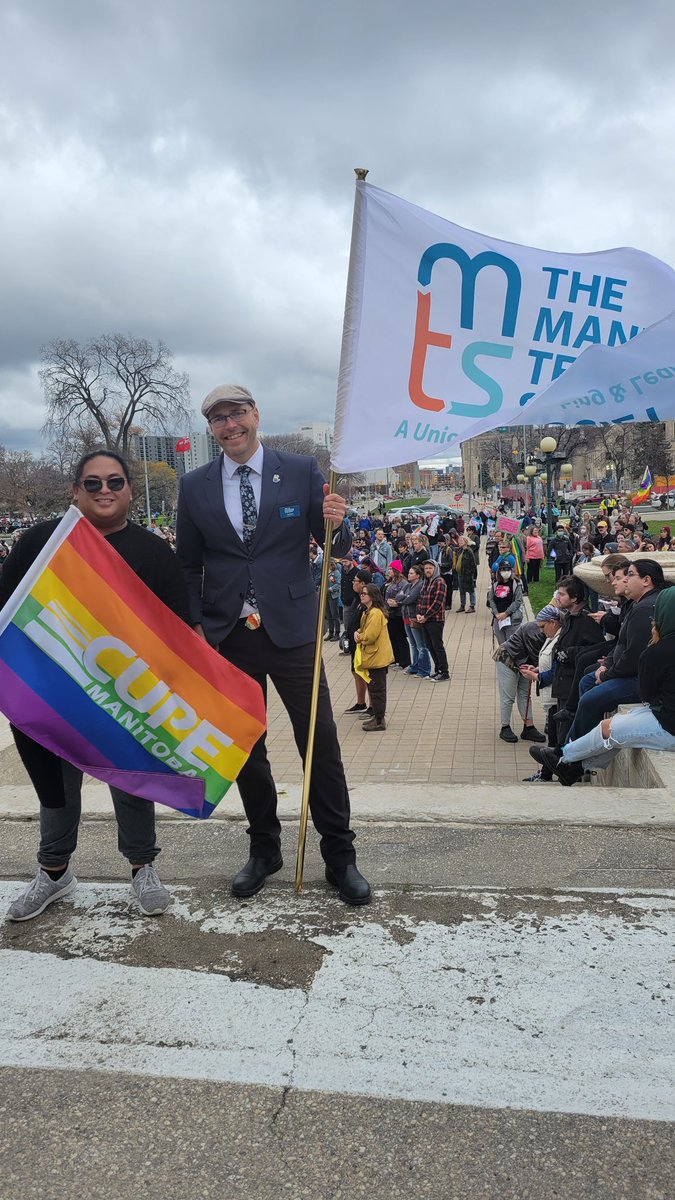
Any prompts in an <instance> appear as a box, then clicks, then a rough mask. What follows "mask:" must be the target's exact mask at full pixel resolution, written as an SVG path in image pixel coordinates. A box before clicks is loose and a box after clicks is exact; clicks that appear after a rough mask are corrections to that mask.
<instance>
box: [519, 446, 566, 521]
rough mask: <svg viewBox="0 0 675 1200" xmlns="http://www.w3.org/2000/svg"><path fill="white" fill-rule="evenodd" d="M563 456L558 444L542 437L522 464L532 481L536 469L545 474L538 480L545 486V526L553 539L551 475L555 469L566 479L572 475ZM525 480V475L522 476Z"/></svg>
mask: <svg viewBox="0 0 675 1200" xmlns="http://www.w3.org/2000/svg"><path fill="white" fill-rule="evenodd" d="M564 457H565V455H564V454H562V453H560V452H559V451H558V443H557V442H556V440H555V438H553V437H544V438H542V439H541V442H540V444H539V445H538V446H535V453H534V454H531V455H530V456H529V461H528V462H527V463H524V464H523V465H524V470H525V472H526V475H527V476H528V477H529V478H530V479H534V476H535V475H536V474H537V468H538V467H543V468H544V471H545V474H541V475H540V476H539V479H540V480H541V482H542V483H545V485H546V525H547V528H548V536H549V538H550V537H553V473H554V471H555V469H556V467H558V466H559V467H560V472H561V474H562V475H564V476H566V477H567V478H569V477H571V475H572V467H571V464H570V463H564V464H563V459H564ZM522 478H523V479H525V475H523V476H522Z"/></svg>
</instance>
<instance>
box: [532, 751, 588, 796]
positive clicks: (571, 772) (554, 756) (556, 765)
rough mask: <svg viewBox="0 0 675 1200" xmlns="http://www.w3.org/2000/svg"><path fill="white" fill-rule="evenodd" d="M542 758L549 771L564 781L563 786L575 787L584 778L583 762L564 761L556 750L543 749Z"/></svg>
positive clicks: (559, 780)
mask: <svg viewBox="0 0 675 1200" xmlns="http://www.w3.org/2000/svg"><path fill="white" fill-rule="evenodd" d="M541 758H542V763H543V765H544V767H548V769H549V771H551V772H552V773H553V774H554V775H556V776H557V777H558V782H559V783H562V785H563V787H573V785H574V784H575V783H579V780H580V779H582V778H583V774H584V768H583V767H582V765H581V763H578V762H575V763H566V762H564V761H563V759H562V756H561V755H560V754H558V752H557V751H556V750H549V749H548V748H545V749H543V750H542V752H541Z"/></svg>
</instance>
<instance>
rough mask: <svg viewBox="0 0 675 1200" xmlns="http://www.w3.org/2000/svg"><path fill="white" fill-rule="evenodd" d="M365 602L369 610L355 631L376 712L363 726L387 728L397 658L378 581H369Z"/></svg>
mask: <svg viewBox="0 0 675 1200" xmlns="http://www.w3.org/2000/svg"><path fill="white" fill-rule="evenodd" d="M361 603H362V604H363V606H364V608H365V610H366V611H365V612H364V614H363V616H362V617H361V625H360V628H359V629H358V630H357V631H356V633H355V634H354V640H355V642H356V644H357V658H359V659H360V663H359V665H358V666H357V661H356V659H355V661H354V667H355V670H357V671H359V673H363V675H364V677H365V676H366V675H367V676H368V693H369V695H370V706H371V708H372V716H371V717H370V719H369V720H368V721H364V723H363V726H362V728H363V729H365V730H366V731H367V732H368V733H371V732H381V731H384V730H385V729H386V728H387V726H386V722H385V719H384V717H385V712H386V709H387V667H389V666H390V664H391V663H393V661H394V654H393V651H392V648H391V642H390V640H389V631H388V629H387V613H386V610H385V607H384V600H383V598H382V593H381V591H380V589H379V588H378V587H376V586H375V584H374V583H367V584H366V586H365V587H364V588H363V590H362V592H361Z"/></svg>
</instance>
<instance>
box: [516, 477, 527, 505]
mask: <svg viewBox="0 0 675 1200" xmlns="http://www.w3.org/2000/svg"><path fill="white" fill-rule="evenodd" d="M516 479H517V482H518V483H520V484H523V483H527V480H526V478H525V476H524V475H518V476H516ZM524 503H525V504H527V492H525V501H524Z"/></svg>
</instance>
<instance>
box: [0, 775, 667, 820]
mask: <svg viewBox="0 0 675 1200" xmlns="http://www.w3.org/2000/svg"><path fill="white" fill-rule="evenodd" d="M301 792H302V787H301V784H299V783H298V784H292V785H290V784H289V785H286V787H284V788H280V789H279V816H280V818H281V820H284V821H293V820H297V818H298V813H299V811H300V797H301ZM351 801H352V815H353V818H354V821H355V823H357V824H358V823H366V822H372V823H380V824H432V823H434V824H439V825H447V824H450V825H452V824H470V825H585V826H591V825H598V826H613V827H639V826H644V827H650V828H654V827H659V828H672V827H674V826H675V803H674V801H673V793H672V792H671V790H670V789H669V788H604V787H603V788H595V787H590V786H587V785H579V786H578V787H575V788H563V787H561V786H560V784H557V783H551V784H529V785H526V786H525V787H518V786H515V787H514V786H506V787H500V788H499V789H498V790H496V789H495V787H494V783H491V782H490V781H488V780H486V782H485V784H484V785H464V784H454V785H453V784H427V783H425V784H420V785H418V787H417V788H414V787H412V786H411V785H410V784H406V785H399V786H392V785H390V784H361V785H357V786H356V787H354V788H352V790H351ZM157 815H158V818H159V820H161V821H167V820H168V821H172V820H189V819H190V818H187V817H182V816H181V815H180V814H179V813H173V812H172V811H171V810H170V809H167V808H163V807H161V806H158V807H157ZM82 816H83V818H84V819H86V820H111V819H112V817H113V811H112V804H111V801H110V796H109V793H108V790H107V788H106V787H105V786H104V785H103V784H85V786H84V788H83V791H82ZM37 817H38V808H37V801H36V798H35V793H34V791H33V789H32V787H30V786H29V785H26V786H15V787H2V788H0V819H5V820H20V821H31V820H37ZM244 819H245V818H244V813H243V810H242V808H241V803H240V800H239V794H238V792H237V791H236V790H235V789H233V790H232V794H231V795H230V796H226V797H225V799H224V800H223V801H222V802H221V804H219V806H218V808H217V809H216V811H215V813H214V814H213V816H212V817H211V820H212V821H213V820H218V821H243V820H244Z"/></svg>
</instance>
